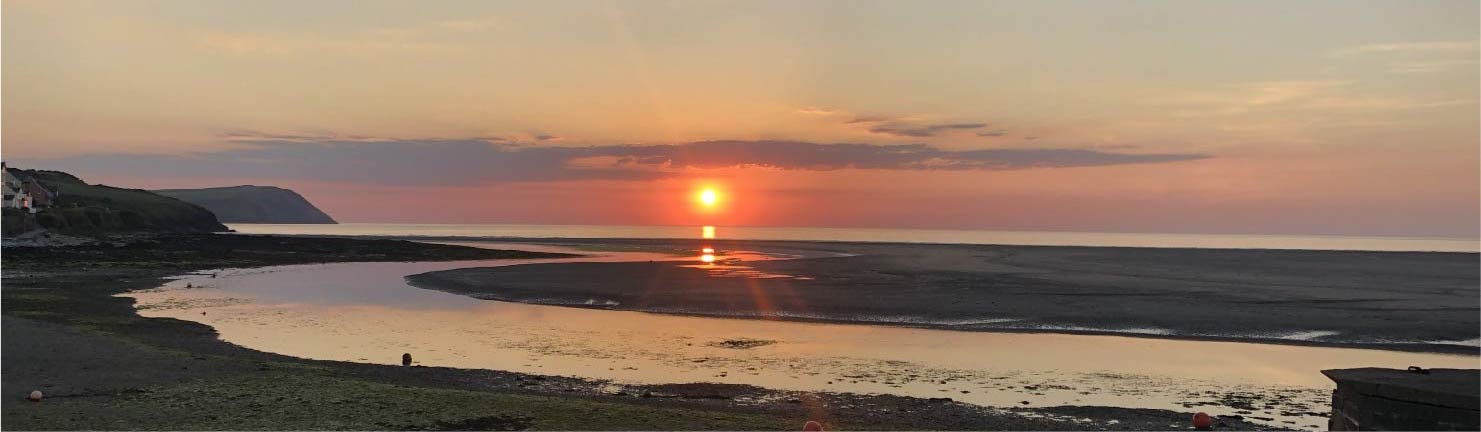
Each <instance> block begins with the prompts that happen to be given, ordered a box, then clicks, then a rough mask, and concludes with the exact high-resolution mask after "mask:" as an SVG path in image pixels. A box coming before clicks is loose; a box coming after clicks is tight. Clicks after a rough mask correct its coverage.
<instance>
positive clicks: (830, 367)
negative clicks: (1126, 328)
mask: <svg viewBox="0 0 1481 432" xmlns="http://www.w3.org/2000/svg"><path fill="white" fill-rule="evenodd" d="M484 246H489V247H501V248H520V249H530V248H531V246H532V245H526V244H518V245H488V244H486V245H484ZM539 248H541V249H542V250H548V251H571V250H569V249H563V248H560V247H553V246H539ZM578 252H579V251H578ZM586 252H589V251H586ZM733 256H742V257H744V258H745V259H747V260H751V259H764V258H768V257H774V256H773V255H767V254H756V253H731V255H720V256H718V257H717V259H718V261H722V262H723V261H726V260H727V259H728V258H731V257H733ZM672 259H691V260H692V259H695V257H676V256H674V255H672V254H665V253H656V252H602V253H601V255H600V256H592V257H584V258H577V259H561V260H505V261H463V262H443V263H342V264H322V265H298V266H281V267H268V268H258V269H245V270H221V271H215V272H206V273H202V274H196V275H190V276H187V277H184V278H181V279H178V280H175V281H172V282H170V283H169V284H167V285H166V286H165V287H162V288H160V289H157V290H150V291H141V292H136V293H132V294H130V295H131V296H133V297H136V298H137V299H138V307H139V309H140V314H141V315H144V316H150V317H171V318H178V319H184V320H190V321H196V322H201V323H204V324H207V325H210V326H212V327H214V328H216V330H217V331H218V332H220V334H221V337H222V338H223V339H225V340H226V341H229V342H232V343H236V344H239V345H242V346H246V347H249V348H253V349H258V350H263V351H269V352H276V353H282V354H287V355H293V356H297V357H304V358H312V359H323V360H342V361H356V362H368V363H382V364H399V361H400V356H401V353H403V352H409V353H412V354H413V356H414V357H415V359H416V360H417V362H418V363H420V364H422V365H427V366H450V367H464V368H488V369H500V370H509V371H516V372H526V373H537V374H549V375H565V376H577V377H585V378H594V379H603V380H613V381H615V382H618V383H686V382H721V383H738V384H752V385H758V386H762V387H768V388H774V389H784V390H827V391H839V392H860V393H889V394H900V395H909V396H919V397H951V398H953V399H956V400H959V401H964V402H968V403H974V404H980V405H987V406H1000V407H1009V406H1015V407H1017V406H1028V407H1043V406H1057V405H1104V406H1121V407H1136V408H1162V409H1174V410H1180V411H1207V412H1209V413H1210V414H1214V415H1228V414H1236V413H1237V414H1242V415H1244V416H1245V417H1246V418H1253V417H1266V418H1270V419H1271V420H1269V421H1267V423H1270V424H1272V425H1281V426H1297V427H1303V428H1313V429H1316V428H1321V427H1323V426H1324V425H1325V424H1326V419H1325V418H1323V417H1320V416H1318V415H1315V414H1317V413H1321V414H1324V413H1326V412H1328V411H1329V408H1328V406H1327V403H1328V399H1329V398H1330V392H1331V389H1332V385H1331V383H1330V381H1328V380H1327V379H1326V378H1325V377H1324V376H1322V375H1321V374H1320V372H1319V371H1320V370H1322V369H1329V368H1343V367H1367V366H1377V367H1396V368H1403V367H1407V366H1422V367H1427V368H1432V367H1472V368H1473V367H1476V366H1477V362H1478V358H1477V357H1476V356H1455V355H1442V354H1428V353H1409V352H1393V351H1378V350H1363V349H1346V348H1319V347H1304V346H1289V345H1264V344H1250V343H1233V342H1205V341H1186V340H1167V339H1147V338H1131V337H1119V336H1085V335H1061V334H1017V333H985V332H956V331H946V330H929V329H918V328H903V327H882V326H865V325H844V324H815V323H799V322H782V321H764V320H742V319H721V318H704V317H690V316H675V315H661V314H650V313H642V312H625V311H610V310H599V309H586V308H566V307H557V306H541V305H529V304H521V303H506V302H497V301H485V300H477V299H473V298H469V297H464V296H460V295H455V294H448V293H443V292H438V291H431V290H424V289H418V288H414V287H410V286H408V285H407V284H406V283H405V281H404V279H403V278H404V276H406V275H411V274H416V273H422V272H427V271H435V270H445V269H452V268H463V267H475V266H499V265H515V264H520V263H531V262H569V261H593V260H595V261H648V260H672ZM719 272H721V273H733V272H734V270H733V269H726V270H719ZM731 276H734V275H731ZM740 277H754V275H747V274H745V273H743V270H742V273H741V274H740ZM187 285H188V286H190V287H192V288H185V287H186V286H187ZM1251 398H1253V399H1254V400H1255V401H1257V402H1255V403H1252V404H1251V403H1248V401H1249V400H1250V399H1251ZM1241 401H1244V402H1243V403H1242V402H1241ZM1024 402H1027V404H1024ZM1242 405H1253V406H1243V408H1245V409H1244V411H1245V412H1239V411H1241V410H1240V408H1241V406H1242ZM1267 406H1268V407H1267ZM1251 408H1253V409H1251Z"/></svg>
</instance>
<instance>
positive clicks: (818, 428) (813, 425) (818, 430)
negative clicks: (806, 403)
mask: <svg viewBox="0 0 1481 432" xmlns="http://www.w3.org/2000/svg"><path fill="white" fill-rule="evenodd" d="M802 430H803V431H810V432H823V424H822V423H818V422H815V421H812V420H808V421H807V424H805V425H802Z"/></svg>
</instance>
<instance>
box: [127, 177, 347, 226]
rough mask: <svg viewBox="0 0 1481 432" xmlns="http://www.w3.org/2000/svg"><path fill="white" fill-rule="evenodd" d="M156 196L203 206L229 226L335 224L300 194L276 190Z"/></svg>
mask: <svg viewBox="0 0 1481 432" xmlns="http://www.w3.org/2000/svg"><path fill="white" fill-rule="evenodd" d="M154 193H157V194H160V195H164V196H167V197H171V198H176V199H179V200H181V201H185V202H188V203H191V204H195V205H199V206H201V207H205V208H206V209H207V210H210V211H211V213H215V214H216V218H217V219H220V220H221V222H225V223H277V224H332V223H336V222H334V219H332V218H330V217H329V215H327V214H324V212H323V211H320V210H319V209H318V208H317V207H314V205H313V204H310V203H309V201H308V200H306V199H304V198H303V196H302V195H299V194H298V193H297V192H294V191H291V190H288V189H283V188H280V187H273V186H231V187H217V188H204V189H161V190H156V191H154Z"/></svg>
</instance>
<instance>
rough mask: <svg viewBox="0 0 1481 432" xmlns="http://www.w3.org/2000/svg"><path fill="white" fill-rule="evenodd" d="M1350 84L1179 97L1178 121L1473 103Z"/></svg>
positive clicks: (1278, 84)
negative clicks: (1385, 93)
mask: <svg viewBox="0 0 1481 432" xmlns="http://www.w3.org/2000/svg"><path fill="white" fill-rule="evenodd" d="M1352 84H1353V82H1351V81H1336V80H1318V81H1263V82H1253V83H1241V84H1232V85H1226V86H1222V87H1220V88H1214V89H1209V90H1201V91H1197V92H1190V93H1187V94H1183V95H1179V96H1177V97H1174V98H1170V99H1168V100H1164V101H1162V102H1161V103H1165V104H1170V105H1180V106H1184V107H1185V108H1182V109H1178V110H1176V111H1174V112H1173V115H1175V116H1178V117H1189V118H1194V117H1213V116H1232V115H1244V114H1252V113H1260V112H1280V111H1313V110H1314V111H1324V112H1331V111H1403V110H1415V109H1429V108H1440V107H1447V106H1457V105H1468V104H1475V103H1476V100H1475V99H1447V100H1416V99H1409V98H1396V97H1380V96H1369V95H1365V94H1363V93H1362V92H1361V91H1360V89H1358V88H1355V86H1353V85H1352Z"/></svg>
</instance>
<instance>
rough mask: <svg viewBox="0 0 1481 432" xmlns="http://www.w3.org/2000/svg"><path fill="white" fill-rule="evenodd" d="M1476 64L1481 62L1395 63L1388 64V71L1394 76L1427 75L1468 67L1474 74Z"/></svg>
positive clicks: (1465, 60) (1473, 60)
mask: <svg viewBox="0 0 1481 432" xmlns="http://www.w3.org/2000/svg"><path fill="white" fill-rule="evenodd" d="M1478 63H1481V61H1478V60H1477V59H1462V60H1436V61H1411V62H1397V63H1390V64H1389V65H1388V71H1389V72H1392V73H1396V74H1427V73H1436V72H1444V71H1447V70H1451V69H1458V68H1463V67H1467V66H1469V67H1471V68H1472V71H1473V72H1474V71H1475V66H1476V65H1477V64H1478Z"/></svg>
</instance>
